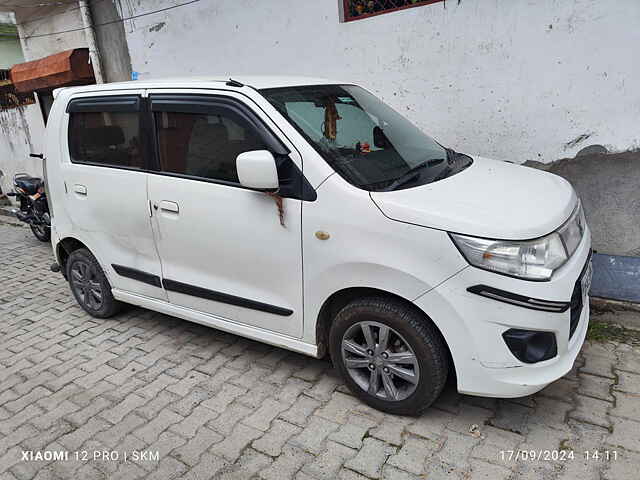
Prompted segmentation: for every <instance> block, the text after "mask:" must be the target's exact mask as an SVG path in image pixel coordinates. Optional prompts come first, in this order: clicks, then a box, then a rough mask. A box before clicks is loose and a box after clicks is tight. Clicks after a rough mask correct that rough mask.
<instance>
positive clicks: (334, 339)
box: [329, 297, 449, 415]
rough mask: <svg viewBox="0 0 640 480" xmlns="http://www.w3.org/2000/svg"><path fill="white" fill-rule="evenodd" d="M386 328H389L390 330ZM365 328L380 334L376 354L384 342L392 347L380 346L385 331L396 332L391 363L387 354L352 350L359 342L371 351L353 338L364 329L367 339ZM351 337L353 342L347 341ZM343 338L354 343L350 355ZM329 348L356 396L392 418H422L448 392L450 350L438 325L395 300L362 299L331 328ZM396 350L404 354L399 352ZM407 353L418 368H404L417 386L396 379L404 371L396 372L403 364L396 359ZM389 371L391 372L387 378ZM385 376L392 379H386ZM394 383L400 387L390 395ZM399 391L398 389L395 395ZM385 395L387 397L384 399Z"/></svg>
mask: <svg viewBox="0 0 640 480" xmlns="http://www.w3.org/2000/svg"><path fill="white" fill-rule="evenodd" d="M362 322H365V323H362ZM383 326H386V327H388V328H387V329H385V328H383ZM365 327H366V328H367V330H369V327H371V328H372V329H373V330H369V331H370V332H371V331H373V332H374V333H373V338H374V343H375V351H378V349H379V347H380V345H381V344H382V343H386V342H384V341H380V338H379V336H381V335H382V332H383V331H385V332H391V333H389V334H388V335H389V341H390V342H391V343H390V344H389V346H388V348H387V349H386V350H385V352H388V353H387V356H386V357H384V358H386V360H385V359H383V358H382V356H383V355H384V352H381V353H374V355H373V356H367V357H365V356H364V355H365V354H364V353H362V352H361V351H360V350H359V353H358V354H357V355H355V356H352V353H351V350H350V348H353V345H354V343H355V344H356V345H357V346H358V347H359V348H360V347H362V346H364V347H365V348H366V344H367V342H366V340H363V342H364V343H363V344H362V345H360V344H359V342H358V341H357V340H356V338H357V337H353V338H351V337H349V335H351V334H352V332H357V331H358V329H361V330H362V337H360V338H362V339H364V338H365V335H364V329H365ZM376 329H377V331H376ZM345 335H347V337H349V338H345ZM376 335H377V336H378V338H376ZM343 339H344V340H346V341H347V342H349V348H348V349H347V350H344V352H345V353H344V354H343ZM345 345H347V344H346V343H345ZM329 348H330V351H331V358H332V361H333V363H334V365H335V366H336V368H337V369H338V370H339V371H340V373H341V374H342V377H343V378H344V380H345V381H346V383H347V385H348V386H349V388H350V389H351V391H352V392H353V393H354V394H355V395H356V396H358V397H359V398H360V399H362V400H363V401H364V402H365V403H367V404H368V405H370V406H372V407H373V408H376V409H378V410H382V411H384V412H387V413H391V414H397V415H418V414H419V413H421V412H422V411H424V410H425V409H427V408H428V407H429V406H430V405H431V404H432V403H433V402H434V401H435V400H436V399H437V398H438V396H439V395H440V393H441V392H442V389H443V388H444V385H445V383H446V380H447V375H448V372H449V357H448V355H447V349H446V346H445V344H444V341H443V339H442V337H441V335H440V333H439V332H438V331H437V329H436V327H435V326H434V325H433V323H432V322H431V321H430V320H429V319H428V318H426V317H425V316H424V315H422V314H421V313H420V312H419V311H417V310H416V309H415V308H412V307H411V306H410V305H406V304H404V303H402V302H401V301H398V300H395V299H392V298H385V297H369V298H362V299H358V300H355V301H352V302H351V303H349V304H347V305H346V306H345V307H343V308H342V309H341V310H340V311H339V312H338V314H337V315H336V317H335V318H334V321H333V324H332V326H331V331H330V333H329ZM394 348H398V349H399V350H398V351H393V349H394ZM369 351H373V350H369V349H367V350H366V352H369ZM403 353H404V354H406V355H405V357H406V358H411V359H412V360H411V362H413V363H411V364H408V363H405V362H398V363H405V367H406V365H409V366H408V367H406V368H405V367H402V370H401V371H402V372H411V375H410V377H411V378H412V381H411V382H409V381H407V380H405V379H403V378H402V377H400V376H396V375H395V374H394V371H400V369H397V368H396V367H397V366H398V363H395V361H394V362H391V360H390V359H391V358H394V359H397V358H400V357H399V355H401V354H403ZM366 355H369V353H366ZM389 355H392V357H390V356H389ZM361 359H362V360H361ZM354 360H355V361H356V362H357V364H358V366H356V367H353V365H355V362H354ZM369 361H371V363H369V364H368V366H367V367H364V366H361V365H360V364H361V363H362V362H369ZM345 362H349V364H350V365H351V366H352V367H353V368H350V369H348V368H347V367H346V365H345ZM376 362H377V363H376ZM385 362H390V363H385ZM392 363H394V364H392ZM376 365H377V367H376ZM383 370H384V371H385V372H387V373H386V374H385V373H383ZM376 372H377V374H378V375H380V376H379V377H378V378H379V380H374V374H375V373H376ZM369 375H370V377H369V382H368V385H369V389H370V390H373V391H375V392H377V393H375V394H372V393H370V392H369V391H368V390H367V389H365V385H363V383H367V376H369ZM385 375H386V377H387V378H384V377H385ZM416 377H417V382H416V381H415V379H416ZM390 380H392V384H393V385H394V386H393V387H389V390H387V386H388V382H389V381H390ZM380 383H382V384H383V385H382V387H378V385H379V384H380ZM398 384H399V385H398ZM372 385H373V387H372ZM380 388H382V389H383V390H384V391H382V390H380ZM394 388H396V390H395V391H394V390H393V389H394ZM389 394H391V395H393V394H397V397H398V398H397V399H394V400H392V399H391V398H392V397H391V395H389ZM381 395H382V396H384V397H383V398H381ZM403 396H405V397H404V398H403Z"/></svg>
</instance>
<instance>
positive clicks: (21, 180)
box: [16, 177, 42, 195]
mask: <svg viewBox="0 0 640 480" xmlns="http://www.w3.org/2000/svg"><path fill="white" fill-rule="evenodd" d="M40 185H42V179H41V178H38V177H18V178H16V186H18V187H20V188H21V189H23V190H24V191H25V192H27V195H35V194H36V192H37V191H38V187H40Z"/></svg>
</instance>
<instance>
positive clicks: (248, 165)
mask: <svg viewBox="0 0 640 480" xmlns="http://www.w3.org/2000/svg"><path fill="white" fill-rule="evenodd" d="M236 169H237V171H238V180H239V181H240V185H242V186H243V187H246V188H250V189H252V190H259V191H262V192H276V191H278V188H279V187H280V183H279V181H278V170H277V169H276V159H275V158H274V156H273V154H272V153H271V152H270V151H268V150H253V151H250V152H244V153H241V154H240V155H238V157H237V158H236Z"/></svg>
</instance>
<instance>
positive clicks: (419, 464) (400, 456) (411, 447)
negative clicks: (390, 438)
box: [387, 436, 440, 475]
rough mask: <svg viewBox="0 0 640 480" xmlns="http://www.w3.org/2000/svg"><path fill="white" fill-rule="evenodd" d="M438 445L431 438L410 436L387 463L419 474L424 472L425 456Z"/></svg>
mask: <svg viewBox="0 0 640 480" xmlns="http://www.w3.org/2000/svg"><path fill="white" fill-rule="evenodd" d="M439 446H440V445H439V444H438V443H436V442H433V441H431V440H427V439H424V438H421V437H414V436H410V437H408V438H407V439H406V441H405V442H404V444H403V445H402V448H400V450H398V453H396V454H395V455H392V456H391V457H390V458H389V461H388V462H387V463H388V464H389V465H392V466H394V467H397V468H399V469H401V470H405V471H407V472H411V473H414V474H415V475H421V474H422V473H423V472H424V467H425V463H426V460H427V458H429V457H430V456H431V455H432V454H433V453H434V452H435V451H436V449H437V448H439Z"/></svg>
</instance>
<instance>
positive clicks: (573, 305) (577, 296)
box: [569, 254, 591, 339]
mask: <svg viewBox="0 0 640 480" xmlns="http://www.w3.org/2000/svg"><path fill="white" fill-rule="evenodd" d="M590 263H591V254H589V257H588V258H587V261H586V263H585V264H584V267H583V268H582V272H580V276H579V277H578V280H576V285H575V287H573V293H572V294H571V302H570V304H569V308H570V309H571V310H570V313H571V317H570V320H569V339H571V337H573V334H574V333H575V331H576V328H578V322H580V315H581V314H582V307H584V305H583V304H582V298H583V295H582V278H583V277H584V276H585V275H586V274H587V270H588V267H589V264H590ZM587 293H588V292H587Z"/></svg>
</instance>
